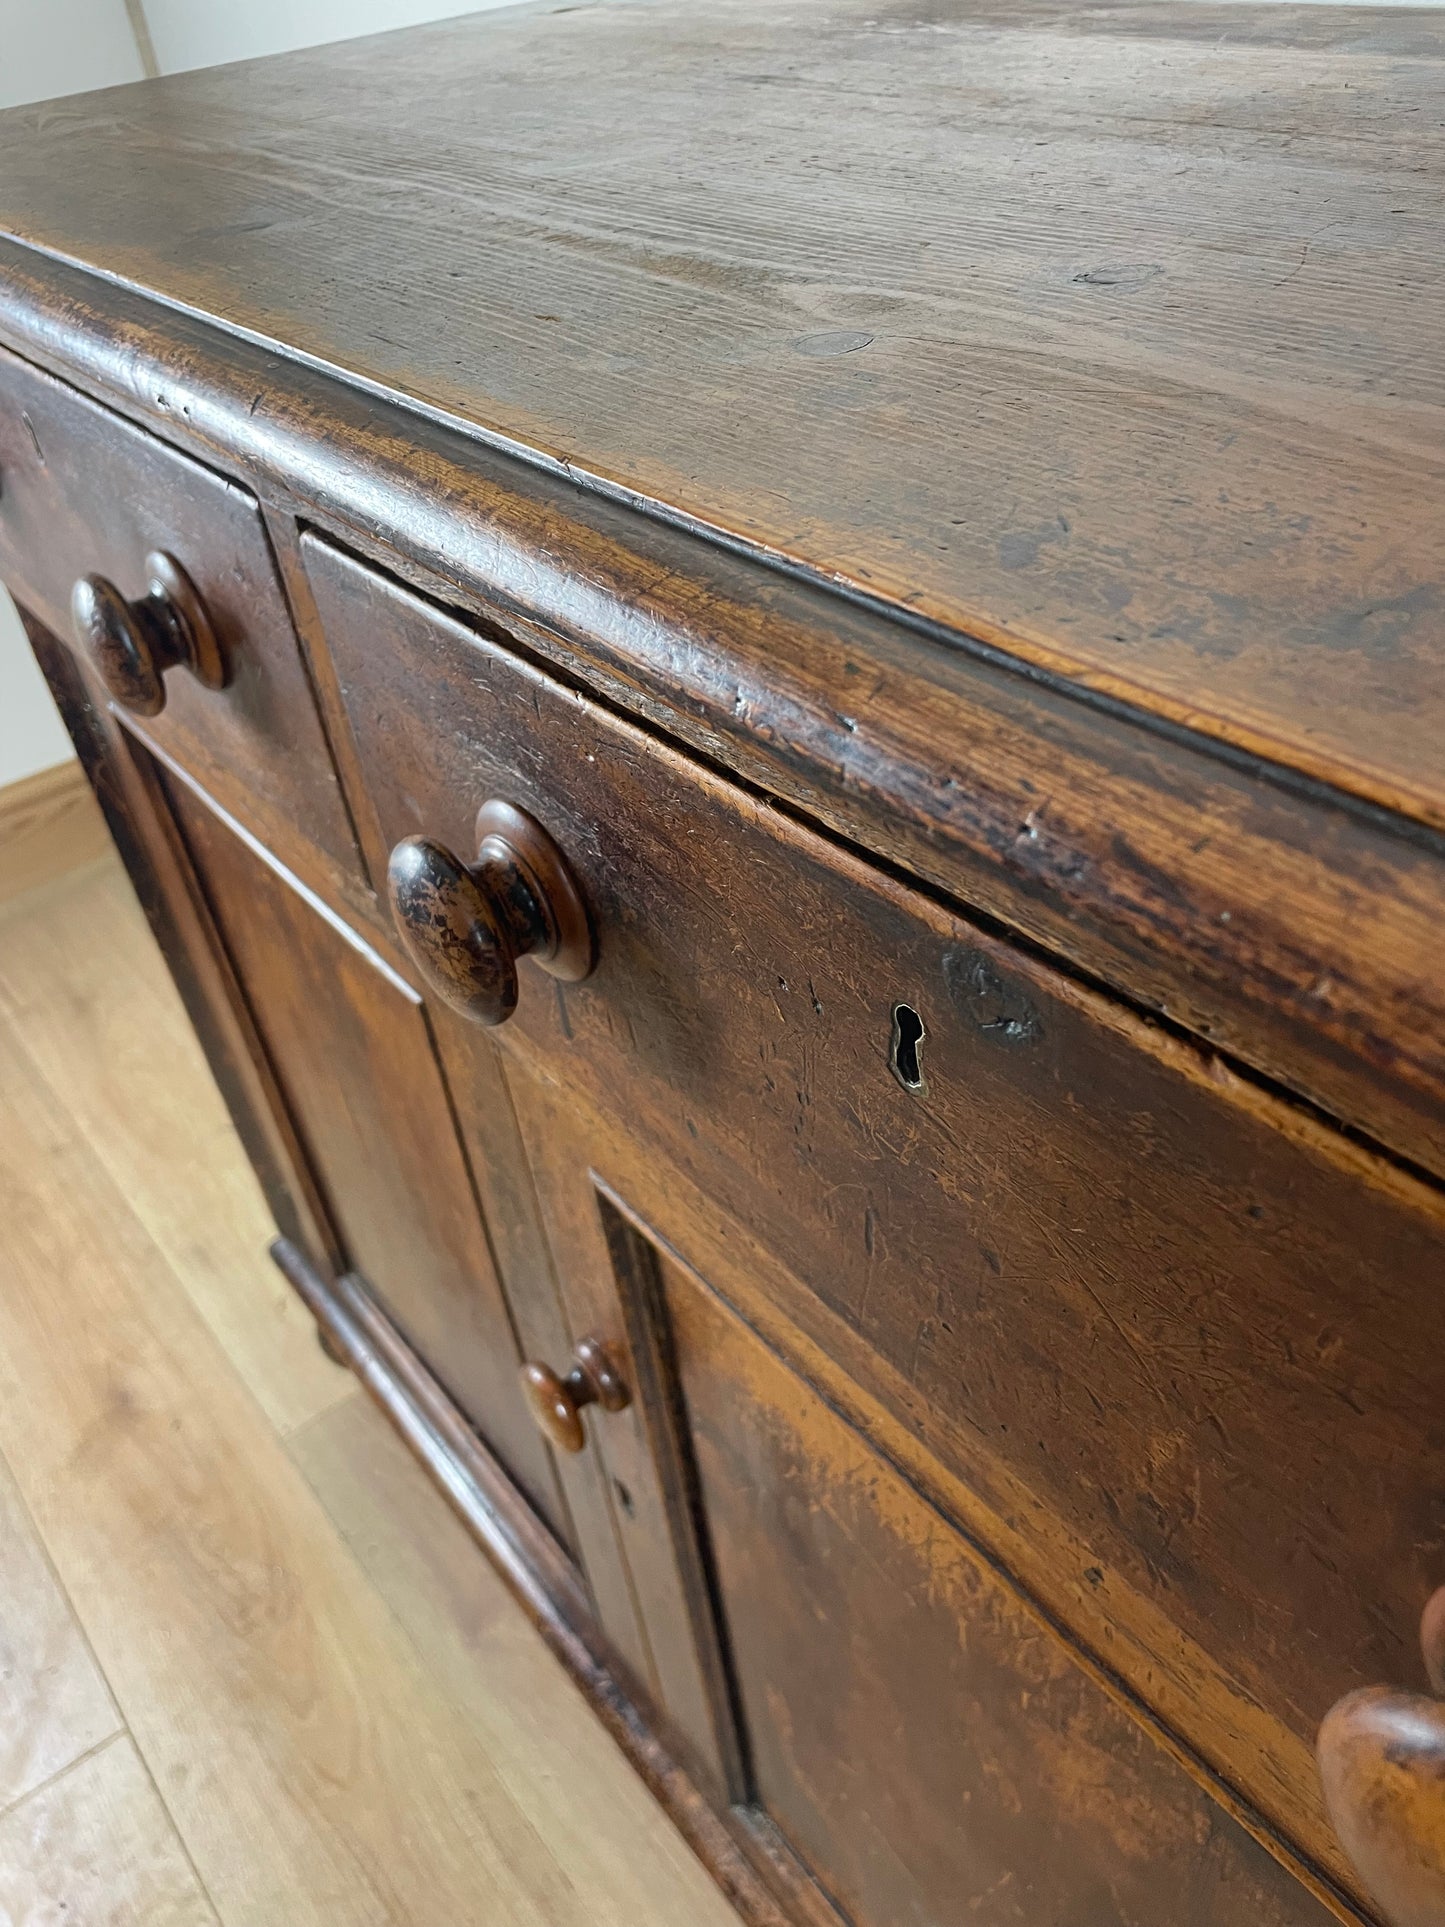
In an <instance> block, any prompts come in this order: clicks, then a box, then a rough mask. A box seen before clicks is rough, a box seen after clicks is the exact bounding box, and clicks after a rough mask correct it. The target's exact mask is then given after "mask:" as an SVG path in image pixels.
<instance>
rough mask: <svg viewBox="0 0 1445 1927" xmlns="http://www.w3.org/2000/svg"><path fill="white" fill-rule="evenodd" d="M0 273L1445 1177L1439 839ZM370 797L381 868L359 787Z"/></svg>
mask: <svg viewBox="0 0 1445 1927" xmlns="http://www.w3.org/2000/svg"><path fill="white" fill-rule="evenodd" d="M0 259H3V272H4V284H5V299H4V302H3V304H0V335H3V336H5V337H6V338H8V339H9V340H11V341H13V342H15V343H16V344H18V345H23V347H24V349H25V352H26V353H28V354H30V355H33V356H35V357H37V358H39V359H40V360H41V361H43V362H45V363H46V364H47V365H49V366H51V367H53V368H55V369H57V370H59V371H60V372H63V373H64V374H66V375H67V376H69V377H71V378H73V379H77V380H79V381H81V382H82V383H85V384H88V385H90V386H92V387H94V388H95V389H96V390H97V392H99V393H101V394H103V395H104V396H106V397H107V398H109V399H112V400H119V401H121V402H122V403H123V405H124V406H125V407H126V409H127V410H129V411H130V412H132V413H134V414H136V415H137V416H138V417H139V418H141V419H142V420H145V421H148V422H150V423H151V424H152V425H154V426H157V427H159V428H160V429H161V430H162V432H163V433H164V434H165V435H167V436H168V437H169V438H172V439H175V440H177V441H179V442H181V443H183V444H184V445H186V446H188V447H190V448H192V449H194V450H195V452H197V453H198V454H200V455H202V456H203V457H204V458H205V459H207V460H209V461H212V462H217V463H220V464H222V465H224V466H230V467H234V468H235V469H236V470H237V471H238V472H239V473H241V474H243V475H245V476H247V477H249V478H250V479H251V480H252V482H253V484H254V485H255V486H257V487H258V488H261V489H263V490H280V491H281V492H282V494H283V496H284V498H285V499H286V500H288V501H289V502H291V503H292V504H293V505H294V507H295V508H296V509H297V510H299V511H300V512H301V513H303V514H304V515H305V517H306V519H307V521H308V522H311V523H313V524H314V523H317V522H319V523H321V524H323V525H325V526H328V527H330V528H331V529H333V530H334V531H336V532H337V533H339V534H341V535H342V536H343V537H344V539H345V540H346V541H347V542H348V543H350V544H352V545H355V546H359V547H361V548H363V549H366V550H369V551H370V552H371V553H373V554H377V555H380V556H381V557H382V558H383V559H384V560H385V561H386V562H387V564H388V566H391V567H393V568H396V569H399V570H400V571H401V572H403V573H404V574H408V575H409V576H411V577H412V579H414V580H416V581H417V582H418V583H419V584H420V585H421V586H423V587H425V588H428V589H430V590H431V591H432V592H434V593H438V594H441V595H443V596H444V597H445V598H446V599H448V600H450V601H454V602H458V603H461V604H463V605H466V606H469V607H472V608H474V609H476V610H477V611H478V612H479V613H482V614H484V615H485V616H486V617H487V618H488V619H489V620H490V621H492V622H496V621H498V620H499V619H500V620H502V621H503V622H504V623H505V624H506V626H507V627H508V628H509V629H510V630H511V632H512V633H513V634H514V635H515V636H516V637H517V638H518V640H519V642H520V644H521V645H522V646H523V647H525V648H526V649H527V650H528V651H530V652H532V653H534V654H537V655H540V656H542V657H545V658H547V659H549V660H551V661H553V662H555V663H556V664H557V666H558V667H559V668H560V669H561V670H562V671H563V672H564V673H565V674H566V675H568V676H569V677H571V676H579V675H581V676H585V677H587V678H590V679H591V680H592V681H593V683H594V684H595V685H596V686H597V687H599V688H600V689H602V690H603V691H605V693H606V694H607V695H609V696H610V697H611V698H612V699H614V700H615V701H617V702H618V703H619V704H621V705H622V706H623V707H625V708H628V709H632V710H635V711H638V712H640V713H641V714H642V715H644V716H645V717H646V718H647V719H648V720H650V721H651V722H653V723H655V724H657V725H658V726H660V727H663V728H665V729H666V730H668V731H669V732H671V733H673V734H674V735H677V736H680V737H681V738H682V739H684V740H686V741H688V742H691V743H693V744H694V745H695V746H696V747H698V748H700V749H701V750H702V751H703V752H704V753H705V754H706V755H708V756H709V757H710V758H711V759H713V760H715V761H718V762H721V763H723V764H725V765H727V766H729V767H731V768H733V769H734V770H736V771H737V772H739V773H740V774H742V775H743V776H745V777H746V778H748V779H749V780H750V781H752V782H754V783H755V784H757V785H758V786H759V787H761V788H764V789H766V790H768V791H769V792H770V793H772V794H776V795H778V796H780V797H782V798H784V799H786V800H787V801H789V802H790V803H792V804H793V805H795V806H797V807H799V808H802V809H803V810H805V811H807V812H809V813H810V814H812V815H814V816H816V817H818V818H819V819H821V820H822V821H824V822H826V823H827V824H829V825H830V827H832V828H834V829H835V830H838V831H839V832H841V833H842V834H844V835H846V836H848V837H849V838H851V839H852V840H853V841H855V842H856V843H858V844H859V845H861V846H862V847H864V848H866V849H869V850H871V851H873V852H875V853H876V854H878V855H880V856H882V857H884V858H885V859H886V860H887V861H889V862H891V863H895V864H901V865H902V866H903V867H906V868H908V869H909V870H910V871H911V872H912V873H913V874H915V875H917V876H919V877H920V878H922V879H925V880H926V881H928V882H930V883H932V884H934V885H936V886H938V887H940V888H942V889H943V890H945V891H946V892H948V893H949V894H950V895H953V896H956V897H961V898H962V899H963V900H965V901H967V902H970V903H973V904H976V905H977V906H978V907H980V908H982V909H984V910H986V911H987V912H988V913H989V914H990V915H992V916H995V917H997V918H999V919H1001V920H1002V921H1003V922H1005V923H1006V924H1008V925H1010V926H1011V927H1013V928H1015V929H1018V930H1021V931H1023V932H1025V933H1026V934H1027V935H1029V936H1030V937H1032V938H1034V939H1035V940H1038V941H1041V942H1044V943H1046V944H1048V945H1050V946H1051V947H1053V948H1054V949H1055V950H1056V951H1057V952H1058V953H1060V954H1061V955H1063V956H1065V957H1067V958H1069V959H1070V960H1071V961H1072V962H1073V963H1075V964H1076V965H1078V966H1080V967H1083V968H1085V969H1087V970H1088V971H1090V972H1092V973H1094V974H1095V975H1096V976H1101V977H1104V978H1106V979H1107V980H1108V981H1110V982H1111V983H1113V984H1114V985H1116V986H1117V987H1119V988H1121V989H1123V990H1124V991H1126V992H1127V993H1128V994H1129V995H1130V996H1132V997H1134V998H1135V999H1136V1000H1137V1001H1139V1002H1141V1003H1144V1004H1147V1005H1149V1006H1151V1007H1154V1008H1158V1009H1160V1010H1163V1011H1165V1012H1166V1013H1167V1014H1168V1015H1169V1016H1171V1017H1172V1018H1174V1019H1175V1020H1177V1021H1179V1022H1181V1023H1184V1024H1187V1025H1188V1026H1190V1027H1191V1028H1193V1029H1195V1030H1197V1031H1199V1032H1201V1033H1202V1034H1204V1035H1205V1036H1207V1037H1209V1038H1211V1039H1212V1040H1214V1041H1216V1042H1218V1043H1219V1044H1221V1045H1222V1046H1225V1047H1228V1048H1229V1049H1231V1050H1232V1051H1234V1052H1236V1053H1237V1054H1239V1055H1240V1056H1241V1057H1242V1058H1244V1059H1245V1061H1247V1062H1249V1063H1251V1064H1252V1065H1254V1066H1255V1067H1256V1068H1259V1069H1262V1070H1264V1071H1266V1072H1268V1073H1269V1074H1271V1075H1272V1076H1275V1077H1278V1078H1280V1079H1281V1080H1282V1081H1283V1082H1285V1083H1287V1084H1289V1085H1291V1086H1292V1087H1293V1088H1295V1089H1297V1090H1299V1091H1302V1092H1303V1093H1304V1094H1306V1095H1307V1096H1309V1097H1311V1098H1313V1099H1315V1100H1316V1101H1318V1102H1320V1103H1321V1104H1323V1105H1324V1106H1325V1107H1326V1108H1327V1109H1330V1110H1332V1111H1334V1112H1335V1113H1336V1114H1337V1115H1339V1116H1341V1117H1343V1118H1344V1119H1345V1120H1346V1121H1348V1122H1350V1123H1352V1124H1355V1125H1358V1126H1362V1127H1364V1128H1366V1129H1368V1130H1370V1131H1371V1132H1373V1133H1374V1134H1376V1135H1377V1136H1379V1137H1381V1138H1382V1139H1384V1140H1385V1141H1386V1142H1387V1143H1389V1144H1391V1145H1393V1146H1394V1147H1395V1149H1396V1150H1398V1151H1401V1152H1403V1153H1404V1154H1405V1155H1406V1156H1407V1157H1409V1158H1411V1159H1414V1160H1417V1161H1420V1162H1423V1163H1425V1164H1429V1165H1432V1166H1433V1168H1434V1169H1435V1170H1436V1171H1437V1172H1441V1171H1445V1050H1442V1043H1441V1040H1442V1037H1445V1010H1442V1006H1441V999H1440V985H1439V980H1438V973H1437V972H1436V971H1435V968H1434V956H1435V936H1434V933H1435V930H1436V928H1437V927H1438V922H1439V919H1440V916H1441V915H1442V903H1445V869H1442V862H1441V851H1440V847H1439V839H1438V838H1436V837H1431V836H1428V835H1425V834H1424V833H1423V832H1419V833H1416V832H1414V831H1412V829H1411V827H1410V826H1409V825H1407V824H1406V823H1404V822H1403V820H1400V819H1392V818H1389V817H1387V816H1385V815H1384V814H1382V813H1381V812H1379V811H1374V810H1370V809H1368V808H1366V807H1364V806H1363V805H1357V804H1354V803H1352V802H1350V801H1349V799H1347V798H1345V797H1343V796H1342V795H1339V794H1336V793H1330V792H1325V791H1321V790H1319V789H1317V788H1315V787H1311V786H1310V785H1308V784H1305V785H1303V786H1302V785H1301V784H1299V783H1293V784H1283V783H1281V782H1279V781H1277V780H1275V775H1276V774H1277V773H1275V774H1271V773H1270V772H1268V771H1265V770H1263V769H1262V768H1261V767H1260V766H1258V765H1256V764H1255V763H1254V762H1253V761H1252V760H1251V759H1248V758H1245V759H1242V760H1241V759H1239V758H1237V757H1233V756H1231V755H1229V754H1227V753H1226V752H1225V750H1224V749H1223V748H1222V747H1217V748H1215V749H1211V748H1210V746H1209V744H1208V742H1207V739H1205V738H1202V737H1200V736H1199V735H1197V734H1192V735H1191V734H1189V733H1187V732H1172V733H1171V732H1167V731H1161V730H1149V729H1144V728H1141V727H1140V724H1141V720H1142V718H1141V714H1140V712H1138V711H1137V710H1136V711H1132V712H1130V711H1125V712H1119V711H1117V710H1116V709H1114V708H1111V707H1109V706H1108V705H1103V706H1101V705H1100V704H1098V703H1096V702H1094V701H1092V700H1091V699H1085V697H1084V695H1083V694H1082V693H1081V692H1079V691H1078V690H1077V688H1075V687H1074V686H1072V685H1069V684H1068V683H1067V682H1065V681H1060V680H1059V679H1057V678H1054V679H1050V678H1048V677H1045V676H1043V674H1042V672H1040V671H1038V670H1037V669H1036V668H1033V669H1030V668H1026V666H1024V665H1021V664H1019V663H1018V662H1016V661H1014V660H1013V659H1011V658H1008V657H1007V656H1005V655H1003V654H1001V653H1000V652H997V651H989V650H988V649H985V648H984V647H983V646H982V645H978V646H975V645H973V644H970V643H968V642H967V641H966V639H963V638H961V637H960V636H958V635H957V634H956V633H954V632H940V631H936V630H924V631H923V632H919V631H917V630H915V629H913V628H911V627H908V626H906V625H903V624H901V623H899V622H888V621H884V620H882V619H881V618H880V617H879V616H878V614H877V613H876V612H872V611H870V610H869V609H867V608H865V607H864V606H863V605H861V604H860V603H857V602H855V601H852V600H840V599H839V597H838V596H837V595H835V594H830V593H828V592H827V591H826V589H825V588H823V587H821V586H819V585H817V584H814V583H812V582H810V581H805V580H803V579H802V578H799V577H795V576H792V575H783V574H779V573H778V572H776V571H774V570H771V569H769V568H767V567H764V566H762V565H761V564H757V563H749V562H748V561H746V559H745V558H744V557H742V556H741V555H740V554H739V553H737V552H731V551H725V550H722V549H719V548H717V547H715V546H713V545H711V544H709V543H705V542H702V541H699V540H696V539H693V538H692V537H690V536H689V535H688V534H687V533H686V532H685V531H684V530H682V529H680V528H677V527H674V526H673V525H671V524H659V523H657V522H655V521H651V520H649V519H648V518H645V517H639V516H637V515H636V514H632V513H629V512H628V511H627V510H626V509H625V508H624V507H622V506H620V505H618V504H616V503H614V502H612V501H610V500H608V499H604V498H603V497H601V496H599V495H598V494H597V493H596V491H595V490H589V489H587V488H586V487H584V486H582V485H581V484H579V483H578V482H576V481H575V480H573V479H572V478H570V477H560V476H557V475H554V474H550V473H546V472H544V471H542V470H540V469H537V468H536V467H534V466H530V465H528V464H527V463H526V462H524V461H521V460H519V459H513V458H510V457H508V456H507V455H505V454H503V453H500V452H496V451H494V450H493V449H491V448H490V446H488V445H485V444H481V443H478V442H476V441H475V440H471V439H469V438H467V437H466V436H465V435H463V434H462V433H461V432H460V431H459V430H453V429H448V428H447V427H445V426H444V425H442V424H440V423H433V422H432V421H431V420H429V419H428V418H426V417H423V416H418V415H417V414H416V413H415V412H412V411H409V410H408V409H407V408H406V407H405V406H404V405H402V404H400V403H398V402H396V401H385V400H383V399H381V398H379V397H375V396H373V395H371V394H370V393H358V392H356V391H355V390H353V389H351V388H349V387H348V386H347V385H346V384H345V383H344V382H341V381H338V380H334V379H330V378H328V377H326V376H324V375H322V374H320V373H318V372H317V371H315V370H313V369H311V368H310V367H303V366H300V365H292V364H290V363H288V362H286V361H284V360H278V358H277V357H276V356H275V355H274V354H273V353H271V352H269V351H268V350H266V349H265V348H263V347H261V346H258V345H256V344H253V343H251V342H249V341H246V340H241V339H238V338H236V337H234V336H228V335H226V334H224V333H223V332H221V331H218V330H217V329H216V328H213V327H211V326H209V325H207V324H205V323H203V322H201V321H200V320H198V319H196V318H194V317H191V316H187V315H185V314H183V313H180V312H176V311H170V310H163V309H158V308H156V307H155V306H154V304H151V303H147V302H146V301H144V300H143V299H141V298H140V297H138V296H135V295H133V294H131V293H129V292H128V291H127V290H125V289H123V288H119V287H116V286H114V285H111V284H108V283H97V282H96V281H95V280H94V279H93V278H92V277H89V276H87V275H86V274H84V273H82V272H81V271H80V270H78V269H74V268H71V267H69V266H67V265H66V264H64V263H62V262H58V261H54V260H47V259H42V258H41V257H40V256H37V255H35V254H34V253H32V252H30V251H28V250H25V249H23V248H20V247H18V246H16V245H15V244H12V243H9V242H5V241H0ZM418 478H424V486H418ZM279 519H280V518H279V517H273V526H274V525H276V524H277V523H279ZM289 566H290V565H289V564H288V567H289ZM290 576H291V579H292V580H293V582H294V581H295V580H296V578H297V571H296V570H295V568H294V567H290ZM293 593H294V594H295V596H296V599H297V602H298V605H299V606H303V607H304V605H305V604H306V603H307V602H308V601H309V598H308V597H306V596H305V595H304V594H302V593H300V592H299V591H293ZM306 623H307V633H308V637H309V639H310V641H309V646H310V648H311V656H312V660H313V662H315V663H316V664H317V666H318V677H317V682H318V690H319V692H320V693H321V696H322V700H323V702H324V703H325V704H326V705H327V706H328V720H329V726H330V727H331V730H332V734H333V739H334V740H337V741H338V743H339V744H341V743H343V739H344V738H345V735H346V731H345V726H344V723H343V722H341V721H340V720H339V719H338V716H337V713H336V704H335V701H334V697H335V689H334V677H333V676H332V674H331V673H330V672H329V669H328V668H327V666H326V665H325V661H324V657H325V651H324V648H321V647H320V646H319V644H318V643H317V640H316V638H315V636H314V633H313V631H312V629H311V626H310V625H311V618H310V614H309V612H308V613H307V615H306ZM840 691H841V692H843V701H842V702H840V699H839V692H840ZM1041 757H1042V758H1043V760H1044V762H1045V763H1046V765H1047V768H1048V770H1049V772H1050V780H1049V781H1048V783H1047V784H1041V783H1040V780H1039V763H1040V758H1041ZM342 760H343V762H345V764H346V766H347V767H348V768H351V767H353V766H352V764H351V761H350V756H349V753H348V752H347V751H346V750H345V749H344V747H343V749H342ZM1266 778H1268V780H1265V779H1266ZM355 806H356V810H357V816H358V820H359V821H360V823H361V826H362V834H363V837H364V838H365V839H366V840H367V848H368V852H369V854H370V857H371V862H372V876H373V880H384V875H385V856H386V852H385V850H382V849H379V848H378V847H377V844H376V825H375V822H374V820H373V818H372V813H371V811H370V807H369V804H368V803H367V802H366V799H365V798H364V797H361V796H357V797H356V798H355ZM1121 826H1125V827H1124V829H1123V831H1122V833H1121ZM361 914H365V912H364V910H362V911H361Z"/></svg>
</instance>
